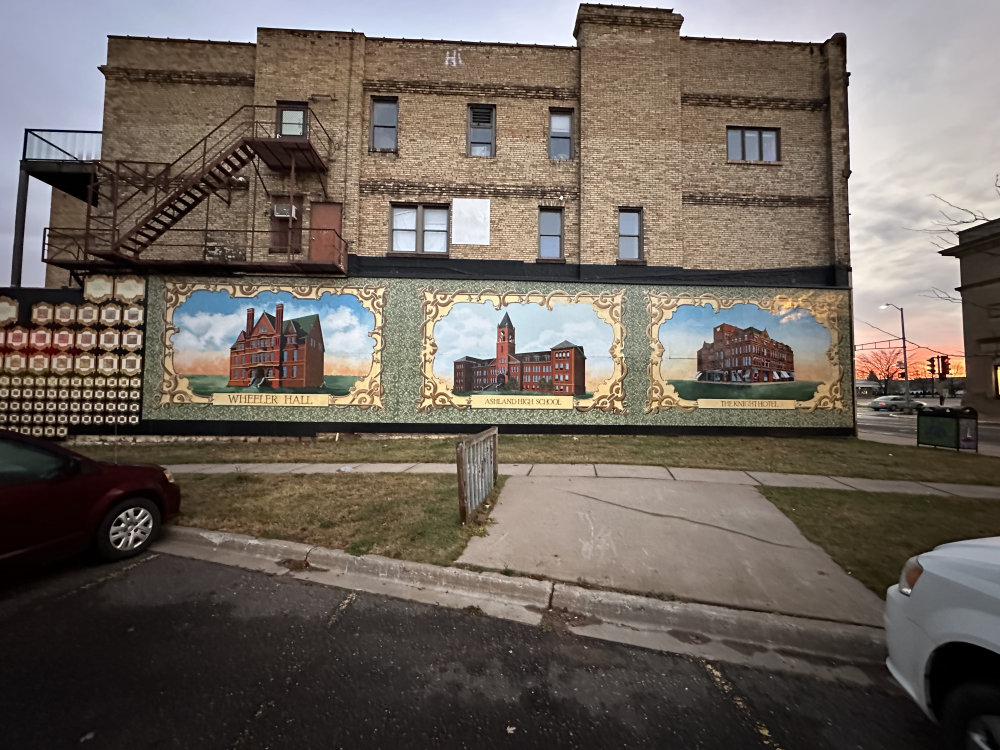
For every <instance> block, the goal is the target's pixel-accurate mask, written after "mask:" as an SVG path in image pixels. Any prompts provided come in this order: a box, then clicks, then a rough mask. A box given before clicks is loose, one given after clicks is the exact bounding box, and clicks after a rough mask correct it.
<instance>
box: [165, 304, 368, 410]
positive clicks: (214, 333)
mask: <svg viewBox="0 0 1000 750" xmlns="http://www.w3.org/2000/svg"><path fill="white" fill-rule="evenodd" d="M279 323H280V329H281V331H282V334H283V337H282V339H281V340H280V341H279V339H278V336H277V329H278V327H279ZM173 324H174V325H175V326H176V327H177V328H178V329H179V331H178V332H177V333H176V334H174V337H173V365H174V369H175V371H176V372H177V373H178V374H179V375H182V376H184V377H186V378H187V379H188V381H189V382H190V384H191V388H192V391H193V392H194V393H195V394H197V395H202V396H207V395H210V394H212V393H220V392H233V391H240V390H247V389H250V390H279V391H283V390H293V391H305V392H313V393H329V394H331V395H343V394H345V393H347V392H348V391H349V390H350V388H351V386H352V385H353V384H354V383H355V382H356V381H357V380H358V379H359V378H360V377H363V376H364V375H365V374H367V373H368V372H369V370H370V369H371V365H372V351H373V348H374V343H375V342H374V340H373V339H372V338H371V337H370V336H369V331H371V330H372V328H373V326H374V316H373V315H372V313H371V312H369V311H368V310H367V309H365V307H364V306H362V304H361V303H360V302H359V300H358V298H357V297H355V296H354V295H350V294H334V293H330V292H325V293H323V294H321V295H320V296H319V297H317V298H315V299H300V298H298V297H295V296H294V295H293V294H291V293H290V292H286V291H281V292H272V291H264V292H260V293H259V294H256V295H254V296H253V297H236V296H233V295H231V294H230V292H229V291H226V290H218V291H210V290H198V291H195V292H193V293H192V294H191V295H190V296H189V297H188V298H187V299H185V300H184V301H183V302H182V303H181V304H179V305H178V306H177V308H176V309H175V311H174V315H173ZM265 344H267V346H265Z"/></svg>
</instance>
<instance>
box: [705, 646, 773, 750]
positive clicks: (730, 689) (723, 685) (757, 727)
mask: <svg viewBox="0 0 1000 750" xmlns="http://www.w3.org/2000/svg"><path fill="white" fill-rule="evenodd" d="M699 662H700V664H701V666H703V667H704V668H705V671H706V672H708V676H709V677H711V678H712V682H714V683H715V685H716V687H717V688H719V690H721V691H722V694H723V695H725V696H726V697H727V698H729V700H730V701H731V702H732V704H733V705H734V706H736V708H737V710H738V711H739V712H740V713H741V714H743V717H744V718H745V719H746V720H747V722H749V724H750V725H751V726H752V727H753V728H754V731H755V732H757V735H758V736H759V737H760V740H761V742H763V743H764V745H765V746H766V747H769V748H772V750H782V748H781V745H779V744H778V743H777V742H776V741H775V740H774V738H773V737H772V736H771V730H770V729H768V728H767V726H766V725H765V724H764V722H762V721H761V720H760V719H758V718H757V717H756V716H754V715H753V714H752V713H751V712H750V707H749V706H747V704H746V701H744V700H743V698H742V697H740V696H739V695H738V694H737V692H736V688H735V687H734V686H733V683H731V682H730V681H729V680H727V679H726V678H725V677H723V676H722V672H720V671H719V670H718V669H716V668H715V667H713V666H712V665H711V664H709V663H708V662H705V661H700V660H699Z"/></svg>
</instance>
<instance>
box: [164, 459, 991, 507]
mask: <svg viewBox="0 0 1000 750" xmlns="http://www.w3.org/2000/svg"><path fill="white" fill-rule="evenodd" d="M166 468H168V469H169V470H170V471H172V472H173V473H175V474H237V473H244V474H340V473H352V472H353V473H359V474H454V473H455V471H456V468H455V464H445V463H440V464H430V463H344V464H323V463H300V464H296V463H280V464H264V463H245V464H244V463H240V464H173V465H169V466H167V467H166ZM499 471H500V474H502V475H503V476H509V477H564V478H569V477H596V478H607V479H658V480H662V481H667V482H671V481H679V482H709V483H713V484H735V485H741V484H743V485H752V486H754V485H755V486H766V487H816V488H825V489H834V490H863V491H865V492H904V493H908V494H911V495H957V496H960V497H986V498H997V499H1000V486H995V487H992V486H988V485H975V484H956V483H952V482H910V481H905V480H898V479H863V478H859V477H847V476H823V475H820V474H778V473H776V472H768V471H732V470H728V469H686V468H674V467H670V468H664V467H662V466H644V465H626V464H500V467H499Z"/></svg>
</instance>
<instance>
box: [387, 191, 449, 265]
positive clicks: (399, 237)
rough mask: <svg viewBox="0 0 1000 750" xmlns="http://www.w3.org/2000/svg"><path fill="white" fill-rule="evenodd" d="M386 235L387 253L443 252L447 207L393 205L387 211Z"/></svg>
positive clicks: (445, 243) (437, 253)
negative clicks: (387, 235)
mask: <svg viewBox="0 0 1000 750" xmlns="http://www.w3.org/2000/svg"><path fill="white" fill-rule="evenodd" d="M389 235H390V238H391V239H390V244H389V250H390V252H393V253H427V254H433V255H443V254H446V253H447V252H448V206H434V205H423V204H410V205H396V206H393V207H392V210H391V212H390V214H389Z"/></svg>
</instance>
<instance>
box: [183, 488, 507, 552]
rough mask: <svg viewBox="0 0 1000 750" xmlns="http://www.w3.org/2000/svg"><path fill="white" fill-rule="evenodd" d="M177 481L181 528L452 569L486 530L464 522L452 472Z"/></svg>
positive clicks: (491, 499)
mask: <svg viewBox="0 0 1000 750" xmlns="http://www.w3.org/2000/svg"><path fill="white" fill-rule="evenodd" d="M178 483H179V484H180V487H181V493H182V503H181V516H180V517H179V519H178V521H177V523H179V524H181V525H184V526H196V527H198V528H203V529H212V530H214V531H227V532H231V533H237V534H249V535H250V536H255V537H265V538H271V539H285V540H289V541H295V542H304V543H306V544H315V545H319V546H323V547H330V548H333V549H344V550H346V551H348V552H351V553H353V554H366V553H369V552H370V553H372V554H377V555H384V556H386V557H393V558H399V559H404V560H414V561H417V562H427V563H434V564H438V565H447V564H449V563H451V562H454V560H455V559H457V558H458V556H459V555H460V554H461V553H462V550H463V549H465V545H466V543H467V542H468V540H469V538H470V537H471V536H473V535H474V534H476V533H480V534H482V533H485V530H484V527H483V526H476V525H472V524H470V525H468V526H462V524H461V523H460V522H459V520H458V499H457V498H458V484H457V480H456V478H455V477H453V476H450V475H433V474H407V475H406V476H400V475H393V474H351V475H349V476H345V475H340V474H336V475H330V474H299V475H287V474H286V475H263V474H213V475H194V474H181V475H179V476H178ZM498 492H499V486H498V488H497V489H495V490H494V496H493V497H491V498H490V500H489V502H490V504H491V505H492V504H493V502H494V501H495V497H496V493H498Z"/></svg>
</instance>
